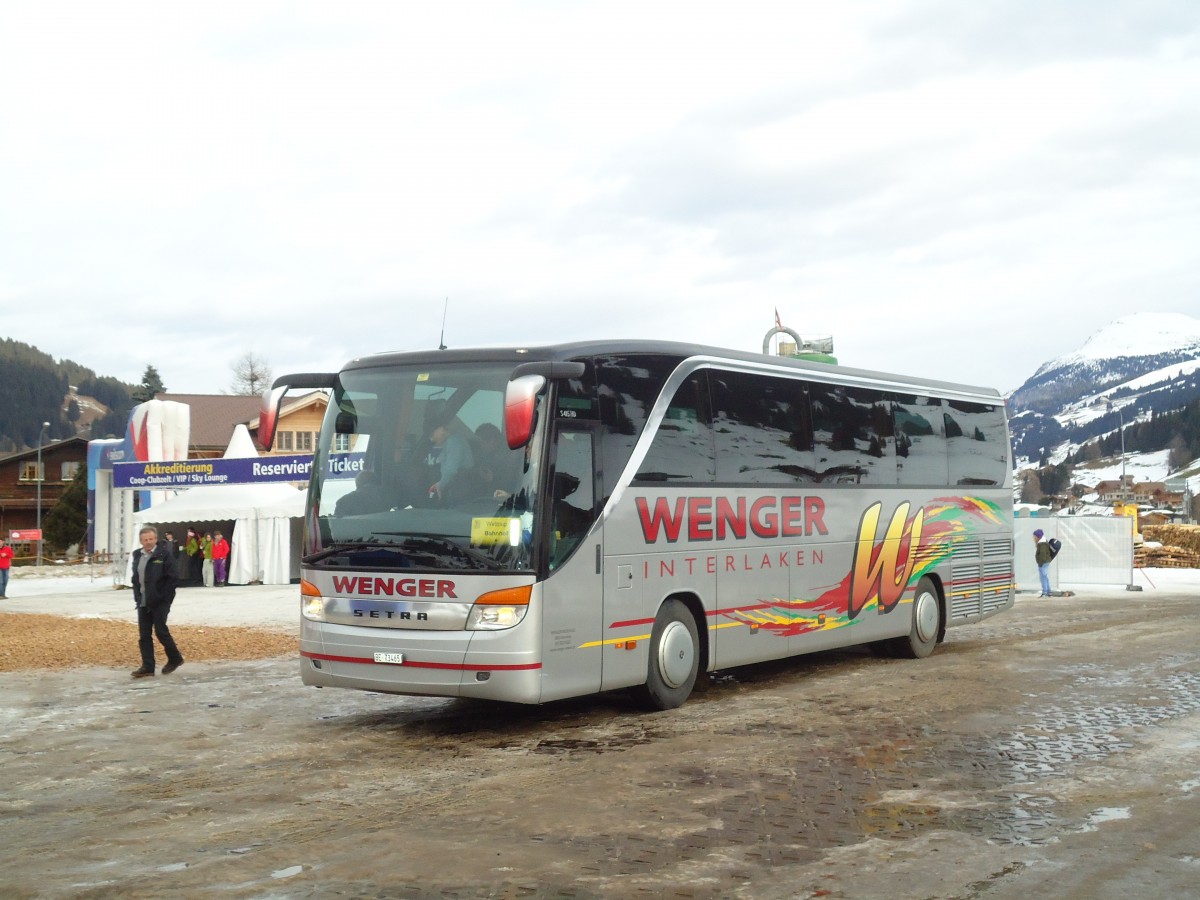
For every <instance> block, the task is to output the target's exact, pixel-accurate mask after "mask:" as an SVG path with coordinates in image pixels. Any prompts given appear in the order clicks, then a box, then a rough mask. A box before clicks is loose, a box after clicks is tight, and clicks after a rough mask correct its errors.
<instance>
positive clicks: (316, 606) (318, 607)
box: [300, 580, 325, 622]
mask: <svg viewBox="0 0 1200 900" xmlns="http://www.w3.org/2000/svg"><path fill="white" fill-rule="evenodd" d="M300 615H302V616H304V618H306V619H308V620H309V621H310V622H324V621H325V598H324V597H322V596H321V592H320V591H319V590H317V586H316V585H315V584H313V583H311V582H308V581H303V580H302V581H301V582H300Z"/></svg>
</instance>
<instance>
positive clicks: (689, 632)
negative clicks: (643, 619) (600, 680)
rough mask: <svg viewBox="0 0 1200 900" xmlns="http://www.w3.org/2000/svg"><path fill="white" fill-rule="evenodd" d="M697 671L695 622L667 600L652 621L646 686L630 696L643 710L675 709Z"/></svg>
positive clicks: (684, 608) (682, 607) (682, 608)
mask: <svg viewBox="0 0 1200 900" xmlns="http://www.w3.org/2000/svg"><path fill="white" fill-rule="evenodd" d="M699 670H700V638H699V634H698V632H697V631H696V620H695V619H694V618H693V617H692V614H691V611H690V610H689V609H688V608H687V606H686V605H684V603H683V601H681V600H674V599H672V600H668V601H667V602H666V603H664V604H663V605H662V607H661V608H660V609H659V611H658V616H657V617H655V619H654V630H653V631H652V632H651V633H650V661H649V663H648V664H647V667H646V683H645V684H642V685H638V686H637V687H636V688H634V689H633V695H634V697H635V698H636V699H637V701H638V702H639V704H640V705H642V706H644V707H645V708H646V709H651V710H664V709H675V708H676V707H678V706H682V705H683V702H684V701H685V700H687V698H688V697H689V696H690V695H691V693H692V688H693V687H695V685H696V677H697V675H698V674H699Z"/></svg>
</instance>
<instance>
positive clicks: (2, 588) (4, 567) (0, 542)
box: [0, 538, 13, 600]
mask: <svg viewBox="0 0 1200 900" xmlns="http://www.w3.org/2000/svg"><path fill="white" fill-rule="evenodd" d="M12 558H13V552H12V547H10V546H8V542H7V541H5V540H4V538H0V600H7V599H8V570H9V568H10V567H11V566H12Z"/></svg>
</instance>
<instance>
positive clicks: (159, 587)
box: [130, 525, 183, 678]
mask: <svg viewBox="0 0 1200 900" xmlns="http://www.w3.org/2000/svg"><path fill="white" fill-rule="evenodd" d="M138 540H139V541H140V542H141V544H142V548H141V549H140V550H134V551H133V600H134V602H135V603H136V604H137V614H138V650H139V651H141V654H142V665H141V667H140V668H137V669H134V670H133V671H132V672H131V673H130V674H131V675H132V676H133V677H134V678H147V677H150V676H152V675H153V674H154V636H157V637H158V642H159V643H160V644H162V646H163V650H165V651H166V653H167V664H166V665H165V666H163V670H162V672H163V674H164V675H170V674H171V673H172V672H174V671H175V670H176V669H178V668H179V667H180V666H182V665H183V654H181V653H180V652H179V648H178V647H176V646H175V639H174V638H173V637H171V632H170V630H169V629H168V628H167V616H168V615H170V612H171V602H172V601H173V600H174V599H175V557H174V555H173V554H172V553H171V551H170V550H168V549H167V547H166V545H165V544H163V545H159V543H158V529H156V528H155V527H154V526H153V525H144V526H143V527H142V530H141V531H140V532H139V533H138ZM151 632H153V635H154V636H152V634H151Z"/></svg>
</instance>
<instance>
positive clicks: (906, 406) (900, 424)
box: [893, 394, 946, 485]
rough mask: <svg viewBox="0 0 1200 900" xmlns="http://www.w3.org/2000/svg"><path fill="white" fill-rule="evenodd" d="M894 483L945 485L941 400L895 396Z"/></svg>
mask: <svg viewBox="0 0 1200 900" xmlns="http://www.w3.org/2000/svg"><path fill="white" fill-rule="evenodd" d="M893 412H894V415H895V419H896V480H897V481H898V482H899V483H900V484H905V485H944V484H946V437H945V435H944V434H943V432H942V401H941V400H939V399H938V398H937V397H917V396H913V395H911V394H899V395H897V396H896V398H895V401H894V405H893Z"/></svg>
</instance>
